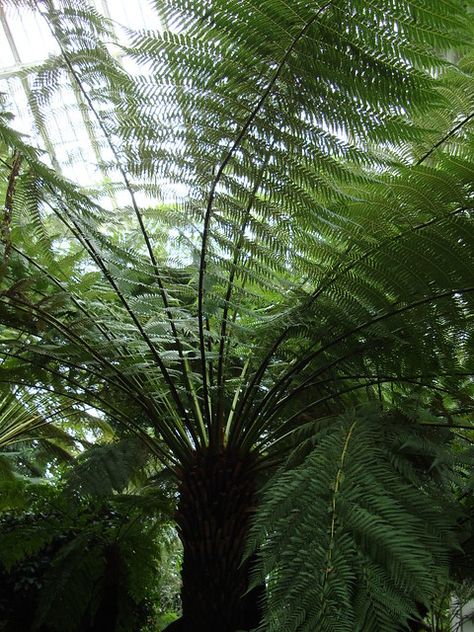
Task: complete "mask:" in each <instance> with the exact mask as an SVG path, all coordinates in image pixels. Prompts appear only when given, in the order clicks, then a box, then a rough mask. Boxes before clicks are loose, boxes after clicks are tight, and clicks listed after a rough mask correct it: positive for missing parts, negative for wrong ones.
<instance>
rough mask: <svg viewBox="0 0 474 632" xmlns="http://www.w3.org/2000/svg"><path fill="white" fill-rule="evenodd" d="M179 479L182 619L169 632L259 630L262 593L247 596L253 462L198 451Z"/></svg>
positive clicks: (248, 457)
mask: <svg viewBox="0 0 474 632" xmlns="http://www.w3.org/2000/svg"><path fill="white" fill-rule="evenodd" d="M180 474H181V488H180V501H179V507H178V512H177V523H178V528H179V531H180V536H181V540H182V543H183V548H184V551H183V568H182V582H183V583H182V590H181V599H182V606H183V618H182V620H180V622H179V623H176V624H175V625H174V627H173V628H169V630H170V632H171V630H176V631H178V630H179V631H180V632H190V631H191V630H192V632H235V631H236V630H250V629H252V628H255V627H256V626H257V625H258V624H259V622H260V608H259V604H260V602H261V598H262V596H263V589H262V588H256V589H253V590H252V591H250V592H249V593H247V589H248V584H249V571H250V565H251V561H246V562H244V563H242V556H243V551H244V545H245V540H246V536H247V531H248V527H249V521H250V518H251V515H252V513H253V511H254V505H255V457H253V456H252V455H250V454H246V455H241V454H237V453H234V452H230V451H226V450H223V451H221V452H219V453H213V452H211V451H209V450H206V451H201V452H196V453H195V455H194V462H193V463H192V464H191V466H188V467H187V468H186V469H183V470H182V471H181V473H180ZM246 593H247V594H246Z"/></svg>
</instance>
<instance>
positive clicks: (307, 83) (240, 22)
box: [0, 0, 474, 632]
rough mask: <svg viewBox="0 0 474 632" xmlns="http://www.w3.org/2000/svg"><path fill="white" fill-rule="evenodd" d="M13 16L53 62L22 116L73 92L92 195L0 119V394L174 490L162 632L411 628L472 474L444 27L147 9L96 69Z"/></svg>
mask: <svg viewBox="0 0 474 632" xmlns="http://www.w3.org/2000/svg"><path fill="white" fill-rule="evenodd" d="M17 4H21V5H24V6H25V7H28V6H30V7H32V10H37V11H40V12H41V14H42V16H43V18H44V20H45V21H46V23H47V24H48V26H49V28H50V30H51V33H52V34H53V35H54V37H55V39H56V42H57V45H58V48H59V54H58V55H57V56H55V57H51V58H49V59H48V60H47V61H46V62H45V63H44V64H43V65H42V66H41V67H39V68H32V69H28V70H26V71H23V72H24V73H25V74H24V78H26V80H27V81H29V82H30V83H29V85H30V96H31V102H32V104H33V106H34V111H35V113H36V116H39V115H41V113H43V115H44V113H45V112H47V109H48V107H51V106H50V104H51V103H52V99H53V97H54V94H55V91H56V90H57V89H58V86H60V85H66V84H67V85H71V86H72V87H73V88H74V90H76V91H77V93H78V94H79V96H80V102H81V104H82V106H81V107H82V108H83V109H84V110H86V111H87V113H88V126H89V129H90V130H91V131H92V132H93V137H94V139H95V148H96V150H97V151H98V152H99V154H100V155H101V156H102V159H101V160H102V162H101V168H102V169H103V170H104V171H105V173H106V174H107V179H106V181H105V183H104V186H99V187H96V188H94V189H93V190H91V189H89V190H85V189H83V188H80V187H78V186H75V185H74V183H73V182H71V181H69V180H67V179H65V178H64V177H62V176H61V174H60V173H59V172H58V171H57V170H54V169H52V168H51V167H49V166H48V165H47V161H45V160H44V159H43V156H42V155H41V153H40V152H39V151H38V150H37V149H35V148H34V147H33V146H32V144H31V143H29V142H27V140H26V139H25V138H22V137H21V136H20V135H19V134H18V133H17V132H15V131H14V130H13V129H12V128H11V123H10V122H9V120H8V116H7V115H5V114H4V115H3V116H2V118H1V119H0V142H1V143H2V151H3V159H2V167H1V175H2V181H3V185H2V186H3V195H4V216H3V225H2V226H3V228H2V235H3V248H4V264H3V268H2V275H3V281H2V283H3V285H2V290H1V294H0V316H1V318H2V322H3V323H4V329H3V332H2V335H1V339H0V345H1V350H2V353H3V354H4V358H5V359H4V362H3V365H2V367H1V379H2V381H5V382H14V383H15V384H16V385H21V386H22V387H24V388H33V389H35V392H44V393H52V395H51V397H54V398H56V399H57V400H58V401H60V402H62V403H64V402H66V401H68V402H70V405H71V406H73V407H76V408H77V407H79V409H81V407H84V406H85V405H87V406H88V407H90V408H91V409H94V410H96V411H101V413H100V414H102V415H104V417H105V418H106V419H107V420H108V422H110V423H111V424H113V425H114V426H115V425H118V426H122V427H123V428H125V429H127V432H129V433H133V434H135V435H136V436H138V437H140V438H141V440H142V441H143V442H144V444H145V445H146V446H147V449H148V450H150V452H151V453H153V454H154V455H155V457H156V458H157V459H159V460H160V461H161V463H163V465H164V466H166V467H167V468H168V469H169V470H171V471H172V472H174V474H175V476H176V480H177V488H178V490H179V502H178V507H177V512H176V522H177V525H178V529H179V533H180V537H181V540H182V544H183V550H184V558H183V567H182V590H181V599H182V607H183V617H182V618H181V619H180V620H179V622H176V623H174V624H172V625H171V626H170V628H169V629H170V630H172V629H173V630H182V631H184V632H188V631H190V630H192V631H193V632H196V631H197V632H200V631H201V630H202V631H206V632H209V630H215V631H219V632H235V631H236V630H242V629H245V630H248V629H251V628H255V627H257V626H258V625H260V623H261V621H262V620H263V624H262V625H264V626H265V629H267V630H269V631H271V632H273V631H277V630H278V631H285V632H293V631H299V632H303V631H311V632H313V631H314V630H318V631H323V630H351V631H353V630H357V631H360V632H362V631H363V632H367V631H368V630H374V631H375V630H382V629H383V630H384V631H395V630H401V629H412V630H414V629H418V626H420V625H422V624H421V623H420V618H422V617H423V616H424V613H425V612H426V609H427V608H428V607H429V605H430V603H431V602H432V600H433V599H434V598H435V596H436V591H437V581H436V580H437V579H439V581H440V582H442V581H443V580H445V579H446V577H447V575H448V573H449V549H450V547H452V546H454V545H455V540H456V532H457V529H458V525H459V516H458V515H457V514H456V511H453V506H454V507H455V506H456V504H455V502H454V496H453V489H454V488H455V485H454V483H452V477H453V476H454V474H455V473H458V472H459V471H462V472H465V471H467V470H468V468H469V465H468V463H469V459H468V457H467V456H466V457H465V456H462V455H461V454H458V452H456V450H454V449H451V446H452V445H454V443H455V442H454V437H455V435H456V433H457V432H458V431H459V427H460V426H466V427H467V428H469V427H470V424H469V419H470V418H469V415H470V413H471V411H472V379H471V376H472V374H473V364H472V340H473V337H472V303H473V290H474V276H473V272H472V271H473V269H474V227H473V224H472V199H473V177H472V176H473V163H472V152H473V148H474V147H473V139H474V137H473V134H472V127H471V125H470V124H471V122H472V119H473V116H474V115H473V105H474V83H473V79H472V69H473V58H472V21H471V20H470V19H469V10H470V7H466V6H465V3H463V2H461V1H460V0H443V2H436V3H433V2H432V1H431V0H417V1H416V2H415V1H413V0H393V1H390V2H389V1H388V0H385V1H383V0H374V1H373V2H367V1H366V0H350V1H347V0H329V1H328V2H319V1H309V0H296V1H294V2H291V3H287V2H285V1H284V0H268V1H264V2H262V0H225V1H224V0H206V1H204V0H173V1H169V2H168V1H166V0H155V2H154V7H155V9H156V11H157V12H158V15H159V17H160V20H161V24H162V28H161V30H160V31H158V32H140V33H134V32H130V31H129V32H128V35H129V40H128V42H127V43H126V44H123V42H121V41H118V40H117V37H116V34H115V30H114V27H113V24H111V22H110V21H108V20H107V19H105V18H104V17H103V16H101V15H99V14H98V13H97V12H96V11H95V10H94V9H92V8H91V7H89V6H88V5H87V4H86V3H85V2H82V0H81V1H78V0H75V1H74V2H72V1H68V0H61V2H57V3H53V2H52V1H50V0H42V1H41V2H39V3H36V2H29V1H28V0H23V1H22V2H20V3H18V2H17ZM24 10H27V9H26V8H25V9H24ZM117 50H118V51H119V54H117ZM450 59H456V60H457V61H456V63H454V62H452V61H449V60H450ZM131 62H132V63H131ZM127 68H128V69H129V70H127ZM137 69H138V70H137ZM64 109H66V110H67V106H64ZM111 193H112V194H113V196H112V204H111V203H110V194H111ZM114 200H115V202H114ZM125 200H126V201H125ZM444 426H449V432H448V433H446V429H445V428H444ZM257 506H258V507H259V509H258V510H257V511H256V508H257ZM253 519H254V520H255V522H254V526H253V527H252V530H250V525H251V522H252V520H253ZM250 532H251V537H250V540H249V534H250ZM246 543H247V544H246ZM245 551H247V556H246V557H245V559H243V557H244V553H245ZM252 569H253V570H255V573H254V574H253V577H254V582H253V584H252V587H251V588H250V589H249V590H247V588H248V581H249V575H250V574H251V571H252ZM264 593H266V596H267V597H266V606H265V607H263V609H262V603H263V601H264Z"/></svg>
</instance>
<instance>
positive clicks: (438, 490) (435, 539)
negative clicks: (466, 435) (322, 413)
mask: <svg viewBox="0 0 474 632" xmlns="http://www.w3.org/2000/svg"><path fill="white" fill-rule="evenodd" d="M318 425H319V426H320V427H319V429H318V431H317V433H316V434H315V435H314V437H313V443H314V447H313V448H312V449H310V451H309V454H308V455H307V456H305V457H304V458H301V455H300V456H299V458H297V460H296V462H295V459H294V457H293V458H292V457H291V456H290V460H289V463H288V464H287V465H286V466H285V467H283V468H282V470H281V471H280V472H279V473H277V474H276V475H275V477H274V478H273V479H272V480H271V481H270V483H269V484H268V485H267V487H266V490H265V491H264V494H263V498H262V503H261V505H260V507H259V509H258V512H257V516H256V520H255V524H254V526H253V528H252V533H251V546H252V549H258V550H259V558H260V562H259V567H258V573H257V574H256V577H255V583H256V584H258V583H259V582H261V581H265V579H267V581H268V602H269V603H268V610H267V615H266V618H265V621H264V625H263V626H262V630H263V629H265V630H266V631H268V632H273V631H275V632H277V631H278V632H279V631H282V632H283V630H284V631H285V632H286V631H287V632H291V631H293V630H294V631H296V630H298V631H300V632H303V631H305V630H307V631H308V632H309V631H312V630H321V631H323V630H328V631H329V630H334V631H335V630H337V631H342V630H348V631H353V630H357V631H360V632H367V631H369V630H370V631H373V632H376V631H378V630H387V632H388V631H393V632H395V631H399V630H400V629H401V628H400V626H401V624H402V623H403V622H405V621H406V620H407V619H408V618H409V617H410V616H414V615H415V614H416V612H417V605H418V604H419V603H422V604H430V603H432V602H433V600H434V599H435V597H436V596H437V594H438V590H439V585H440V583H441V582H442V581H443V580H444V581H446V577H447V575H448V561H449V551H450V549H452V547H453V546H454V545H455V544H456V539H455V535H454V531H455V527H456V518H457V517H459V515H460V512H459V510H457V509H456V505H455V499H454V497H453V495H452V493H451V490H450V489H449V486H448V485H447V480H445V479H443V478H442V479H441V480H438V481H437V479H436V476H435V474H434V470H436V469H438V471H439V473H441V472H443V470H445V469H446V468H447V466H448V464H449V462H450V461H451V459H452V457H451V455H450V453H449V449H448V445H446V442H447V441H448V442H449V433H446V431H442V430H440V429H430V428H429V427H425V428H422V427H419V426H418V427H417V426H416V424H415V423H414V422H413V421H410V420H409V419H408V418H407V417H405V416H402V415H400V413H398V414H393V413H392V414H382V412H381V411H380V409H378V408H377V407H375V408H372V409H367V408H365V409H361V410H358V411H353V412H348V413H346V414H344V415H342V416H340V417H336V418H331V419H328V420H327V421H326V422H325V423H324V424H318Z"/></svg>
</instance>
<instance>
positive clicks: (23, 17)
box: [0, 0, 160, 204]
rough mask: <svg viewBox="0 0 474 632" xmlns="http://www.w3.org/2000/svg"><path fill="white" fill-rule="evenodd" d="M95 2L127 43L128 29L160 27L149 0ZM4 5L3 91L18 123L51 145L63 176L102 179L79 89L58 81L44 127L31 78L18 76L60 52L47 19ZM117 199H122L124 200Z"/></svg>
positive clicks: (88, 181)
mask: <svg viewBox="0 0 474 632" xmlns="http://www.w3.org/2000/svg"><path fill="white" fill-rule="evenodd" d="M91 4H93V5H94V6H95V7H96V8H97V10H98V11H99V12H100V13H102V14H103V15H105V16H107V17H109V18H110V19H112V21H113V22H114V27H115V30H116V33H117V36H118V38H119V41H123V42H124V43H127V29H133V30H140V29H156V30H158V29H159V28H160V24H159V21H158V17H157V14H156V12H155V11H153V9H152V6H151V5H152V3H151V2H150V1H149V0H91ZM2 6H3V4H2V3H1V0H0V18H1V25H0V92H2V93H4V94H5V95H6V104H7V108H8V109H9V110H10V111H11V112H12V113H13V114H14V115H15V121H14V123H13V126H14V127H15V128H16V129H17V130H19V131H21V132H22V133H23V134H25V135H27V136H28V142H30V143H31V144H34V145H36V146H38V147H40V148H41V149H44V150H46V152H47V154H48V155H49V159H48V158H47V155H46V154H45V159H47V161H48V162H50V163H52V162H54V160H56V165H55V166H57V165H58V164H59V165H60V167H61V171H62V173H63V175H64V176H66V177H69V178H71V179H73V180H74V182H76V183H78V184H80V185H83V186H91V185H96V184H99V183H101V182H103V180H104V175H105V174H104V173H103V172H102V171H101V169H100V167H99V166H98V162H99V160H98V156H97V152H96V151H94V148H93V145H92V142H91V138H90V133H89V132H88V130H87V127H86V122H85V120H84V117H83V115H82V114H81V110H80V105H79V103H78V95H77V91H76V92H75V91H74V90H73V89H72V87H71V85H70V83H65V84H64V85H62V86H60V87H59V89H58V91H57V92H56V93H55V95H54V96H53V98H52V100H51V105H50V106H48V111H47V114H46V116H45V120H44V123H43V125H42V127H43V129H42V130H40V129H38V125H37V124H35V120H34V116H33V114H32V111H31V107H30V105H29V96H28V82H27V81H26V80H25V79H23V80H21V79H20V78H19V77H18V76H15V75H16V74H17V72H18V70H19V69H21V68H23V67H24V66H28V65H32V64H38V63H42V62H44V61H45V60H46V59H47V58H48V57H49V56H50V55H55V54H58V52H59V49H58V46H57V43H56V42H55V40H54V38H53V36H52V35H51V33H50V31H49V29H48V26H47V24H46V22H45V21H44V19H43V18H42V17H41V15H39V13H38V12H36V11H32V10H29V9H27V8H15V7H13V6H10V5H7V6H3V8H2ZM121 61H122V63H123V64H124V66H125V67H126V69H127V71H129V72H131V71H132V70H133V65H132V64H131V63H128V62H129V60H127V59H126V58H125V57H124V58H122V60H121ZM94 123H95V122H94ZM48 141H49V143H50V146H49V147H48V146H47V144H48ZM51 149H52V150H53V151H51ZM109 151H110V150H108V148H105V147H104V148H101V152H100V153H101V158H102V160H105V161H107V160H108V159H109V158H110V156H109V155H108V154H109ZM51 154H53V155H51ZM108 175H109V177H113V174H110V173H109V174H108ZM119 196H120V194H119ZM116 202H118V203H119V204H120V203H121V202H122V200H120V199H117V200H116Z"/></svg>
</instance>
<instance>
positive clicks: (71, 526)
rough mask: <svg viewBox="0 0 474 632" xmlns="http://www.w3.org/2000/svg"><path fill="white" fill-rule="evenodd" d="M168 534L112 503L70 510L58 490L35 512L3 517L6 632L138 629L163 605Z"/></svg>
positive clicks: (0, 616)
mask: <svg viewBox="0 0 474 632" xmlns="http://www.w3.org/2000/svg"><path fill="white" fill-rule="evenodd" d="M45 491H48V490H45ZM167 528H168V527H167V525H166V523H165V522H163V521H162V520H160V519H159V518H158V517H157V516H153V515H151V514H150V512H148V515H144V514H143V513H141V512H137V511H136V510H135V509H134V508H133V507H132V508H127V507H126V505H124V504H123V503H121V504H119V505H114V503H113V502H110V501H109V502H108V503H107V504H98V503H97V502H95V503H94V502H92V503H91V502H89V503H87V504H86V503H84V502H82V503H81V504H79V505H77V504H76V505H75V506H71V505H70V504H69V503H66V502H65V499H64V498H62V497H61V495H58V493H57V492H53V490H51V491H49V493H46V494H45V493H44V492H43V494H37V496H36V501H35V502H34V503H33V505H31V506H30V510H29V511H28V512H25V511H23V512H21V511H17V512H16V513H4V514H2V515H0V529H1V538H0V577H1V581H2V587H3V590H2V599H1V600H0V623H1V624H2V625H3V626H6V627H4V628H2V629H6V630H8V631H10V630H11V631H12V632H13V630H18V629H23V628H22V627H21V626H22V625H25V628H24V629H25V630H26V629H28V630H30V629H31V630H41V632H44V631H47V632H50V631H51V632H55V631H58V632H76V631H77V632H79V631H80V632H84V631H85V630H91V631H92V630H96V629H99V628H98V627H97V626H100V625H104V621H107V618H108V620H109V621H110V625H113V626H114V629H116V630H123V632H125V631H126V630H127V631H129V630H131V629H138V627H141V626H142V625H144V624H145V622H146V619H147V617H149V616H150V617H151V616H152V614H153V611H154V608H158V605H159V604H158V603H155V604H154V603H153V602H154V601H155V600H156V601H159V599H158V597H159V595H157V594H156V588H155V585H156V583H157V581H158V580H159V577H160V572H161V571H160V570H159V568H160V563H161V557H162V556H161V553H160V548H161V544H160V540H161V539H162V538H163V537H166V536H165V534H166V530H167ZM25 600H26V601H28V603H29V608H28V610H27V613H25V612H23V611H22V607H21V602H23V603H24V602H25ZM25 616H26V618H27V619H28V621H29V622H28V623H26V622H25V621H23V618H24V617H25ZM114 618H115V623H113V621H114ZM22 621H23V622H22ZM101 621H102V623H100V622H101ZM94 626H96V627H94Z"/></svg>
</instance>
